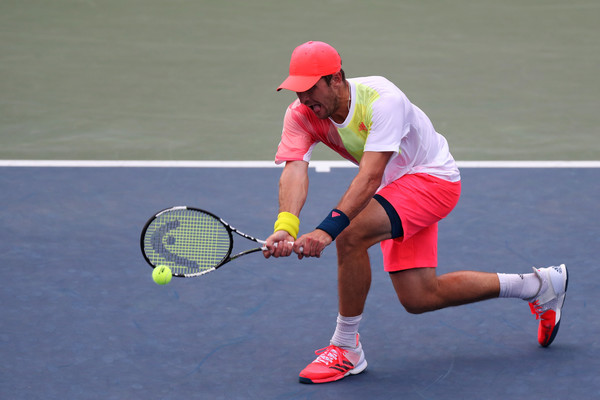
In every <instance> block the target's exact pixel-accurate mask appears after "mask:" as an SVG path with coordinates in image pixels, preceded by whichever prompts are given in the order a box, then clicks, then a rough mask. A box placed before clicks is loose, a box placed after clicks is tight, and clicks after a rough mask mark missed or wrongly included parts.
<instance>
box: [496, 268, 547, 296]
mask: <svg viewBox="0 0 600 400" xmlns="http://www.w3.org/2000/svg"><path fill="white" fill-rule="evenodd" d="M498 279H499V280H500V295H499V296H498V297H512V298H518V299H523V300H527V299H531V298H532V297H535V295H536V294H538V292H539V291H540V286H541V285H542V283H541V282H540V279H539V278H538V277H537V275H536V274H533V273H532V274H498Z"/></svg>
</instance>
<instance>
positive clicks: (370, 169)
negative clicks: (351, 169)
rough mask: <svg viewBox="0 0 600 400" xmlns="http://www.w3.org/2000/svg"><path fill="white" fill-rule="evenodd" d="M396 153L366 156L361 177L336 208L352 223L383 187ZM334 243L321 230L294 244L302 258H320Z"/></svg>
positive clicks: (372, 153)
mask: <svg viewBox="0 0 600 400" xmlns="http://www.w3.org/2000/svg"><path fill="white" fill-rule="evenodd" d="M392 154H394V153H393V152H373V151H368V152H365V153H364V154H363V157H362V159H361V162H360V166H359V170H358V174H357V175H356V176H355V177H354V179H353V180H352V182H351V183H350V186H349V187H348V190H346V192H345V193H344V195H343V196H342V198H341V199H340V201H339V203H338V205H337V207H336V208H337V209H338V210H340V211H342V212H343V213H344V214H346V215H347V216H348V218H349V219H350V220H352V219H353V218H354V217H356V216H357V215H358V214H359V213H360V212H361V211H362V210H363V209H364V208H365V207H366V206H367V204H369V201H371V199H372V198H373V196H374V195H375V193H376V192H377V188H379V186H380V185H381V180H382V177H383V172H384V171H385V167H386V165H387V163H388V161H389V159H390V157H391V156H392ZM332 241H333V238H332V237H331V236H330V235H329V234H328V233H327V232H325V231H323V230H321V229H315V230H314V231H312V232H310V233H308V234H306V235H303V236H301V237H300V238H298V240H296V242H295V243H294V247H293V250H294V252H296V253H297V254H298V256H299V257H300V258H302V256H307V257H319V256H320V255H321V252H322V251H323V249H325V247H326V246H328V245H329V244H330V243H331V242H332Z"/></svg>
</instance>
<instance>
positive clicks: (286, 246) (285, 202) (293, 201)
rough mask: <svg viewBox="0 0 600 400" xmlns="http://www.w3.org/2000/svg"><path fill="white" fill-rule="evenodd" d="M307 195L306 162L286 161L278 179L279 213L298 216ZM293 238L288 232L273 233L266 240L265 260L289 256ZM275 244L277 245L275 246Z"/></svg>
mask: <svg viewBox="0 0 600 400" xmlns="http://www.w3.org/2000/svg"><path fill="white" fill-rule="evenodd" d="M307 195H308V163H307V162H306V161H288V162H286V164H285V167H284V168H283V171H282V172H281V177H280V178H279V212H280V213H281V212H288V213H291V214H294V215H295V216H297V217H299V216H300V211H301V210H302V207H304V203H305V202H306V197H307ZM292 241H294V237H293V236H292V235H290V234H289V233H288V232H286V231H283V230H280V231H276V232H274V233H273V234H272V235H271V236H269V237H268V238H267V240H266V242H267V243H266V246H267V249H268V250H266V251H264V252H263V254H264V256H265V257H266V258H269V257H270V256H274V257H282V256H289V255H290V254H291V252H292V246H291V244H290V243H289V242H292ZM276 244H277V245H276Z"/></svg>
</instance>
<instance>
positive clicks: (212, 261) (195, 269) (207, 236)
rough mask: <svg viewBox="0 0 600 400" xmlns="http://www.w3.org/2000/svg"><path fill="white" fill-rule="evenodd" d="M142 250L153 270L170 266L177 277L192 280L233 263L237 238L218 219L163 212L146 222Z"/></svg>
mask: <svg viewBox="0 0 600 400" xmlns="http://www.w3.org/2000/svg"><path fill="white" fill-rule="evenodd" d="M140 246H141V249H142V254H143V255H144V258H145V259H146V261H147V262H148V264H150V266H152V267H153V268H155V267H157V266H159V265H166V266H168V267H169V268H170V269H171V271H172V273H173V276H176V277H192V276H198V275H203V274H206V273H208V272H211V271H214V270H215V269H217V268H219V267H220V266H221V265H223V264H225V263H226V262H227V261H229V256H230V255H231V251H232V249H233V237H232V234H231V228H229V226H228V225H227V224H226V223H225V222H224V221H223V220H221V218H219V217H217V216H216V215H214V214H212V213H210V212H208V211H205V210H202V209H199V208H193V207H187V206H177V207H171V208H167V209H164V210H162V211H159V212H158V213H156V214H155V215H154V216H153V217H152V218H150V219H149V220H148V222H146V225H145V226H144V228H143V229H142V234H141V237H140Z"/></svg>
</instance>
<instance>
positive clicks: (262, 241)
mask: <svg viewBox="0 0 600 400" xmlns="http://www.w3.org/2000/svg"><path fill="white" fill-rule="evenodd" d="M258 243H260V244H262V245H263V246H262V247H261V250H268V249H267V246H265V244H266V243H267V242H265V241H264V240H258ZM288 243H291V244H292V246H293V245H294V242H288ZM275 247H277V243H275Z"/></svg>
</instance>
